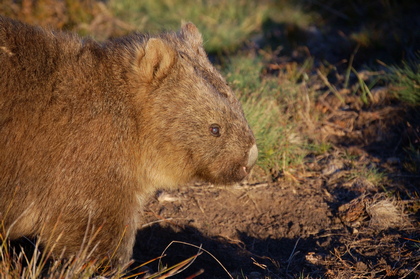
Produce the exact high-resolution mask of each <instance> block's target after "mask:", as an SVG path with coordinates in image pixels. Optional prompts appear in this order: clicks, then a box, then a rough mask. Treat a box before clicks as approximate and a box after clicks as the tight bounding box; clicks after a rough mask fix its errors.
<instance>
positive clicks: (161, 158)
mask: <svg viewBox="0 0 420 279" xmlns="http://www.w3.org/2000/svg"><path fill="white" fill-rule="evenodd" d="M213 124H217V125H218V126H220V135H218V134H217V130H214V131H213V132H214V133H213V134H212V133H211V127H213V126H211V125H213ZM254 145H255V139H254V136H253V134H252V132H251V130H250V128H249V126H248V124H247V122H246V120H245V117H244V115H243V112H242V109H241V106H240V104H239V102H238V101H237V99H236V98H235V97H234V95H233V93H232V91H231V90H230V89H229V87H228V86H227V85H226V82H225V80H224V79H223V78H222V77H221V75H220V74H219V73H218V72H217V71H216V70H215V68H214V67H213V66H212V65H211V63H210V62H209V61H208V59H207V57H206V54H205V52H204V49H203V47H202V39H201V35H200V33H199V32H198V30H197V28H196V27H195V26H194V25H193V24H191V23H187V24H185V25H183V26H182V28H181V30H180V31H179V32H178V33H164V34H161V35H158V36H155V37H152V36H148V35H141V34H132V35H130V36H127V37H122V38H117V39H114V40H109V41H106V42H104V43H98V42H96V41H94V40H92V39H89V38H86V39H80V38H79V37H77V36H75V35H72V34H66V33H61V32H55V31H49V30H44V29H41V28H39V27H32V26H28V25H25V24H23V23H21V22H18V21H14V20H11V19H8V18H5V17H1V16H0V220H2V221H3V224H2V226H3V227H2V229H3V232H2V231H0V233H7V235H8V237H9V238H10V239H14V238H18V237H21V236H30V237H34V236H38V237H40V239H41V242H42V243H43V244H44V245H45V246H49V247H52V245H55V246H54V251H56V254H60V253H61V252H62V251H63V250H64V251H65V252H64V255H65V256H71V255H74V254H77V253H78V252H79V251H80V249H81V247H82V246H83V240H84V239H85V238H86V236H85V234H87V236H89V233H90V232H91V231H96V230H98V235H97V237H96V238H95V239H96V240H98V242H95V244H96V245H97V247H96V248H95V250H94V253H93V256H95V257H103V256H108V257H111V256H112V255H113V254H114V252H115V257H114V259H113V262H114V263H121V262H126V261H128V260H129V259H130V257H131V254H132V247H133V244H134V238H135V233H136V230H137V228H138V227H139V225H140V223H141V220H140V214H139V212H140V211H141V208H142V204H143V200H144V197H145V196H146V195H147V194H148V193H150V192H152V191H154V190H155V189H157V188H161V187H173V186H177V185H179V184H182V183H187V182H190V181H192V180H195V179H202V180H206V181H210V182H213V183H232V182H236V181H240V180H242V179H243V178H244V177H245V176H246V175H247V173H248V172H249V170H250V168H251V167H252V165H253V164H254V163H255V160H256V156H257V153H256V152H257V151H256V148H255V147H253V148H252V149H251V147H252V146H254ZM119 241H121V243H119ZM85 244H86V243H85ZM90 248H92V247H90Z"/></svg>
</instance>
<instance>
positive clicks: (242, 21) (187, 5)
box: [108, 0, 269, 52]
mask: <svg viewBox="0 0 420 279" xmlns="http://www.w3.org/2000/svg"><path fill="white" fill-rule="evenodd" d="M108 6H109V7H110V9H111V10H112V11H113V12H114V13H115V15H116V16H117V17H119V18H124V20H125V21H127V22H129V23H130V24H131V25H133V26H136V27H135V28H136V29H137V30H139V31H147V32H160V31H162V30H164V29H166V30H175V29H178V28H179V26H180V22H181V20H184V21H191V22H193V23H194V24H196V25H197V27H198V28H199V29H200V31H201V32H202V33H203V36H204V38H205V41H206V42H205V46H206V50H207V51H209V52H219V51H221V50H224V51H227V50H233V49H236V48H237V47H238V46H240V45H241V44H243V42H244V41H245V40H246V39H248V38H249V37H250V35H251V34H253V33H254V32H255V31H257V30H258V29H259V28H260V26H261V24H262V22H263V20H264V19H265V18H266V14H267V12H268V8H269V5H268V1H262V2H261V3H257V2H254V1H246V0H239V1H238V0H220V1H205V0H198V1H194V2H193V3H192V1H188V0H165V1H154V0H146V1H129V0H125V1H119V0H111V1H109V4H108Z"/></svg>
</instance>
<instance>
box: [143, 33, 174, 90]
mask: <svg viewBox="0 0 420 279" xmlns="http://www.w3.org/2000/svg"><path fill="white" fill-rule="evenodd" d="M177 57H178V56H177V54H176V51H175V50H174V49H173V48H172V47H171V46H169V45H168V44H167V43H165V42H164V41H163V40H162V39H159V38H151V39H149V40H148V41H147V43H146V46H145V48H144V51H140V50H139V51H138V53H137V57H136V66H137V67H138V68H137V71H138V73H139V75H140V78H141V79H142V80H144V81H145V82H150V81H152V80H153V79H157V80H160V79H162V78H164V77H165V76H167V75H168V73H169V71H170V69H171V67H172V66H173V65H174V64H175V62H176V59H177Z"/></svg>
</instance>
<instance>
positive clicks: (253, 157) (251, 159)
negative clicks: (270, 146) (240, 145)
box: [246, 144, 258, 169]
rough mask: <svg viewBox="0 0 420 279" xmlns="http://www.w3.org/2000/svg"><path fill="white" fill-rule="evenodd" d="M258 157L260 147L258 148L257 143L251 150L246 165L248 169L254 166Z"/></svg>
mask: <svg viewBox="0 0 420 279" xmlns="http://www.w3.org/2000/svg"><path fill="white" fill-rule="evenodd" d="M257 158H258V148H257V145H256V144H254V145H253V146H252V147H251V149H250V150H249V155H248V163H247V164H246V167H247V168H248V169H250V168H252V166H254V164H255V162H256V161H257Z"/></svg>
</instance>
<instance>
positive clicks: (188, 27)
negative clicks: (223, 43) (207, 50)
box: [181, 22, 203, 48]
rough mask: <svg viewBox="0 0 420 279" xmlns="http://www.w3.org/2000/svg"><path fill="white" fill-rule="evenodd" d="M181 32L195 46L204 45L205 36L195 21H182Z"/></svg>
mask: <svg viewBox="0 0 420 279" xmlns="http://www.w3.org/2000/svg"><path fill="white" fill-rule="evenodd" d="M181 34H182V36H183V37H184V38H185V40H186V41H188V42H190V44H192V46H193V47H195V48H198V47H200V46H202V45H203V37H202V36H201V33H200V31H198V28H197V27H196V26H195V25H194V24H193V23H191V22H187V23H182V26H181Z"/></svg>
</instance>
